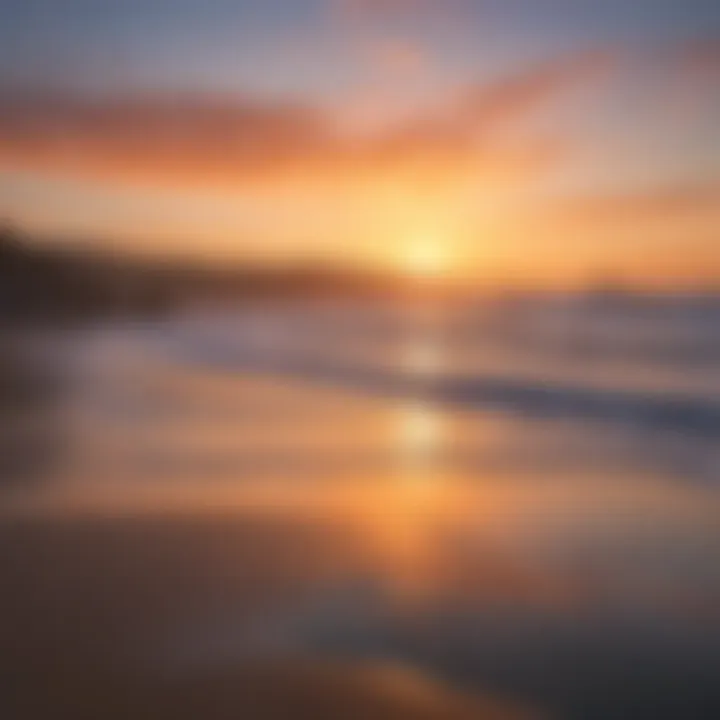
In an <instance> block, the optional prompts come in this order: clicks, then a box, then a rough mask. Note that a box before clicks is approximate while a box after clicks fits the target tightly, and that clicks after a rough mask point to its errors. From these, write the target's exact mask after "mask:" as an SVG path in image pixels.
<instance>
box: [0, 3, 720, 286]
mask: <svg viewBox="0 0 720 720" xmlns="http://www.w3.org/2000/svg"><path fill="white" fill-rule="evenodd" d="M718 128H720V4H718V3H716V2H711V1H710V0H686V1H685V2H679V1H675V2H670V1H669V0H635V1H634V2H631V3H629V2H626V1H621V0H606V1H605V2H602V3H601V2H596V1H593V2H591V1H590V0H574V1H571V0H263V1H262V2H259V1H257V0H255V1H254V2H250V1H249V0H232V1H231V0H203V1H201V0H2V2H0V215H3V216H6V217H9V218H12V219H13V220H14V221H15V222H16V223H18V224H20V225H21V226H22V227H25V228H27V229H28V230H30V231H32V232H34V233H37V234H39V235H43V236H45V237H48V238H53V239H54V241H56V242H74V241H77V240H78V239H80V238H81V239H82V240H83V241H85V242H92V243H95V244H97V245H98V246H99V247H103V248H107V249H112V250H119V251H127V252H142V253H149V254H152V255H159V256H163V255H182V256H184V257H185V256H190V257H196V258H199V259H202V260H203V261H211V262H214V261H222V262H227V261H237V262H246V261H248V260H251V261H253V262H255V261H259V262H271V263H275V262H282V263H288V262H290V263H294V262H299V263H306V262H323V263H338V264H343V265H347V264H353V265H361V266H367V267H370V268H382V269H386V268H390V269H393V270H396V271H398V272H399V273H437V274H442V275H447V276H449V277H455V276H458V277H459V276H463V277H464V276H471V277H473V278H479V279H483V280H487V281H491V282H499V283H503V282H517V281H530V282H543V283H553V284H558V283H560V284H564V283H577V282H581V283H582V282H586V281H588V280H589V279H592V278H595V277H605V276H607V275H611V276H613V277H616V278H618V279H622V280H626V281H628V282H634V283H639V284H657V283H660V284H672V285H678V284H680V285H705V284H707V283H717V282H720V237H718V236H719V235H720V202H719V201H720V130H718Z"/></svg>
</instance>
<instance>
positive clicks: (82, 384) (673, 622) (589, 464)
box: [0, 303, 720, 719]
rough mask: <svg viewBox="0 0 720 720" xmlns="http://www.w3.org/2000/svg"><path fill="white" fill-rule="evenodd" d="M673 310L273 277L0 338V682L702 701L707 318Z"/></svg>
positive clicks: (607, 709) (667, 708) (527, 700)
mask: <svg viewBox="0 0 720 720" xmlns="http://www.w3.org/2000/svg"><path fill="white" fill-rule="evenodd" d="M674 312H675V315H674V316H673V319H669V317H670V316H669V315H668V312H667V309H664V310H658V311H656V312H655V315H653V314H652V313H650V311H649V310H648V309H647V308H643V309H642V312H640V311H638V310H637V309H636V310H635V311H634V312H630V311H629V310H628V308H624V309H623V310H622V312H619V311H617V310H616V311H613V312H608V311H605V310H604V311H603V312H600V313H598V311H597V310H587V309H586V310H583V312H581V313H579V311H578V310H577V308H576V307H575V306H568V307H566V306H560V307H558V306H557V305H554V306H551V307H545V308H543V312H539V311H538V310H537V309H536V308H534V309H533V312H532V313H530V312H528V311H527V309H525V310H523V311H522V312H520V313H518V310H517V308H513V309H510V310H509V309H507V308H504V309H502V310H498V309H494V310H493V311H492V312H489V311H488V310H487V309H483V308H480V309H479V308H474V307H469V306H462V307H458V306H453V307H449V306H437V305H435V306H413V307H407V306H403V307H399V306H386V305H382V304H357V303H355V304H350V303H303V304H294V305H292V306H290V305H287V304H284V305H283V304H278V303H275V304H269V305H257V306H254V307H247V308H245V309H243V310H234V311H232V312H230V311H223V312H222V313H221V312H219V311H216V312H213V313H210V312H208V311H206V310H205V311H196V312H194V313H187V314H185V315H184V316H182V317H175V318H172V319H167V320H164V321H162V322H154V323H150V322H148V323H142V324H119V323H118V324H114V325H111V324H105V325H101V326H97V327H94V328H91V329H84V330H82V331H81V330H74V331H66V332H56V333H53V334H52V336H50V335H47V334H46V335H44V336H40V337H33V338H30V339H25V340H24V341H23V342H22V343H20V345H19V346H18V347H19V348H20V350H17V352H16V349H15V347H14V346H13V350H12V352H10V351H9V350H8V351H7V352H6V354H8V357H9V358H10V359H9V360H8V361H7V362H6V366H7V370H6V372H7V373H8V377H9V376H10V373H11V372H14V373H15V375H16V377H15V382H14V383H12V384H13V386H14V387H16V388H20V387H23V386H25V385H27V387H28V388H29V389H30V391H28V392H26V393H23V392H20V393H16V394H17V395H18V397H16V398H15V399H13V400H12V402H10V401H9V400H6V401H5V406H6V411H5V412H4V414H3V431H2V437H3V446H2V448H3V455H4V457H5V458H6V460H7V462H6V464H5V472H4V474H3V489H2V503H1V508H0V509H1V513H2V514H1V519H0V523H1V527H2V533H3V541H2V543H0V571H2V577H3V578H5V581H6V587H7V588H8V589H9V592H6V593H4V597H3V598H2V600H0V618H1V619H0V622H2V624H3V625H4V626H5V627H4V628H3V631H4V633H5V636H6V637H8V638H9V640H10V641H9V642H8V644H7V647H8V652H7V653H6V662H5V663H4V667H6V668H7V669H8V671H9V672H10V671H11V673H14V674H15V676H16V681H17V682H16V683H15V685H16V687H17V688H18V690H19V693H18V694H17V697H15V695H13V694H11V696H10V698H9V699H6V700H4V701H3V702H7V703H8V712H9V713H11V714H12V713H15V716H17V717H32V716H38V717H40V716H43V717H45V716H47V717H61V716H63V715H62V713H66V714H67V716H68V717H71V716H72V717H79V716H87V717H96V716H97V713H98V710H97V707H98V706H100V707H102V708H103V710H102V714H103V715H105V716H110V715H108V713H110V712H111V708H114V710H112V712H116V713H117V716H118V717H129V716H131V715H133V716H137V715H138V714H140V716H142V712H144V711H145V710H142V709H138V708H144V707H150V706H152V708H153V709H152V710H151V711H147V712H149V716H151V717H163V716H165V714H167V716H168V717H186V716H187V717H193V716H202V717H215V715H213V714H212V713H214V712H216V713H217V716H218V717H236V716H240V717H258V718H264V717H313V718H314V717H355V716H357V717H371V716H372V717H448V718H451V717H498V716H500V717H515V716H518V713H519V712H520V713H521V712H523V711H528V710H529V711H530V713H531V714H539V715H540V716H542V717H558V718H603V719H606V718H625V717H627V718H646V717H647V718H664V717H667V718H694V717H698V718H708V717H713V716H714V715H715V714H716V713H719V712H720V691H719V690H718V687H720V685H719V684H718V682H719V681H720V563H718V559H720V521H719V520H718V519H719V518H720V482H719V481H720V442H719V439H720V370H719V367H720V363H714V362H712V358H713V355H712V353H713V352H716V351H717V349H718V347H719V346H720V344H719V343H718V338H717V334H716V333H718V332H720V330H718V327H719V326H718V324H716V322H715V320H716V319H717V317H719V316H715V315H713V316H712V317H711V316H710V311H708V310H707V309H705V310H703V311H702V312H700V311H699V310H698V309H697V308H692V312H690V311H688V310H687V308H685V309H683V307H682V306H681V305H680V304H678V305H677V307H675V309H674ZM658 314H659V317H661V318H662V320H658ZM8 347H9V346H8ZM18 353H23V356H22V359H21V360H18V357H19V355H18ZM11 356H12V358H11ZM13 368H14V370H13ZM38 378H42V379H43V382H42V383H39V382H38ZM198 684H199V685H198ZM41 685H42V686H43V687H47V688H48V689H47V690H46V691H45V692H44V693H38V692H37V687H39V686H41ZM56 686H57V687H56ZM129 687H131V688H132V690H128V688H129ZM118 688H122V692H119V691H118ZM138 688H142V690H141V691H140V690H138ZM188 688H199V689H197V694H196V696H195V697H196V698H197V697H202V698H205V697H206V698H207V699H206V700H204V701H203V702H204V703H205V705H204V706H202V707H201V708H195V711H196V713H201V715H197V714H195V715H193V713H192V712H191V708H192V703H191V702H190V701H188V700H187V697H186V696H187V695H188V693H190V694H191V695H192V692H191V691H190V690H188ZM119 696H122V697H124V698H126V700H125V702H129V703H131V705H128V706H127V707H125V709H124V710H123V706H122V704H121V705H118V700H117V697H119ZM127 698H131V700H127ZM168 698H169V699H168ZM212 698H215V699H214V700H213V699H212ZM217 698H221V699H220V700H218V699H217ZM198 702H199V701H198ZM132 703H136V704H132ZM143 703H145V705H143ZM153 703H154V704H153ZM303 703H305V704H303ZM363 703H370V704H368V705H363ZM487 703H490V704H489V705H488V704H487ZM496 704H497V706H496ZM118 708H120V709H118ZM129 708H131V709H129ZM233 708H234V710H233ZM360 708H366V709H364V710H361V709H360ZM225 710H227V713H226V714H222V712H224V711H225ZM221 711H222V712H221ZM184 712H185V713H187V714H185V715H184V714H183V713H184ZM83 713H85V715H83ZM233 713H240V714H239V715H237V714H233ZM273 713H275V714H273ZM323 713H325V714H323ZM352 713H356V715H352ZM383 713H385V714H383ZM433 713H434V714H433ZM113 717H114V715H113Z"/></svg>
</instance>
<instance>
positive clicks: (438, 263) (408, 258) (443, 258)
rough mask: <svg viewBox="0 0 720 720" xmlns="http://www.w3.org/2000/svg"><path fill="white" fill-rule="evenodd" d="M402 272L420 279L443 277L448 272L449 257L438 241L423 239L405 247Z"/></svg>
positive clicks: (401, 260)
mask: <svg viewBox="0 0 720 720" xmlns="http://www.w3.org/2000/svg"><path fill="white" fill-rule="evenodd" d="M400 262H401V266H402V270H403V271H404V272H405V273H406V274H407V275H409V276H411V277H415V278H419V279H432V278H437V277H441V276H442V275H444V274H446V273H447V271H448V265H449V257H448V254H447V250H446V249H445V247H443V244H442V243H441V242H439V241H437V240H432V239H421V240H415V241H413V242H410V243H408V244H407V245H405V247H404V248H403V251H402V257H401V258H400Z"/></svg>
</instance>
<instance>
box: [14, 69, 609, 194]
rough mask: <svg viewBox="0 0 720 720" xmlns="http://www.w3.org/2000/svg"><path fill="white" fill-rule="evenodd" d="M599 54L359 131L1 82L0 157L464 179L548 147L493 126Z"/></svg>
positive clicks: (289, 108)
mask: <svg viewBox="0 0 720 720" xmlns="http://www.w3.org/2000/svg"><path fill="white" fill-rule="evenodd" d="M603 62H604V60H603V59H599V58H597V57H594V56H592V57H591V56H582V57H576V56H572V57H566V58H562V59H560V60H557V61H555V62H553V63H550V64H548V65H547V66H544V67H533V68H530V69H529V70H528V71H527V72H525V73H521V74H519V75H517V76H513V77H509V78H503V79H500V80H498V81H497V82H495V83H491V84H485V85H479V86H475V87H470V88H467V89H466V90H465V91H464V92H462V93H460V94H459V95H458V96H457V97H453V98H449V99H446V100H445V101H444V102H442V103H439V104H438V105H437V106H435V107H434V108H432V109H431V110H428V111H425V112H423V113H418V114H416V115H415V116H414V117H411V118H409V119H406V120H404V121H403V122H402V123H400V124H397V125H395V126H393V127H385V128H384V129H382V130H380V131H376V132H373V133H368V134H364V135H358V134H353V133H350V132H347V131H343V129H342V128H341V126H340V124H339V123H338V122H337V120H336V118H335V117H334V116H333V115H331V114H329V113H328V112H324V111H322V110H320V109H319V108H313V107H305V106H301V105H299V104H294V103H289V102H288V103H282V102H270V101H267V100H260V99H257V98H250V97H211V96H202V95H182V96H173V97H168V96H147V95H146V96H125V97H112V98H106V97H105V98H101V97H82V96H78V95H74V96H72V95H67V94H61V93H56V94H31V93H11V92H5V93H2V94H1V95H0V164H2V165H5V166H15V167H28V168H35V169H42V170H48V171H58V172H67V173H73V174H86V175H96V174H102V175H107V176H111V177H118V178H125V179H136V180H153V181H162V182H168V183H173V184H178V183H179V184H189V185H193V184H198V183H220V184H226V185H227V184H228V183H230V184H237V185H243V184H245V185H247V184H253V183H262V182H268V181H271V182H295V181H301V182H303V183H310V182H326V181H330V182H337V181H343V180H351V179H353V178H357V177H358V176H362V175H367V174H370V175H381V176H382V175H383V174H387V175H391V176H397V175H403V174H406V175H408V176H409V177H414V178H416V179H417V178H421V177H422V176H424V175H427V176H428V177H430V176H433V177H436V178H437V177H446V178H451V177H452V176H453V175H459V176H463V177H464V176H466V175H467V173H473V172H487V171H490V170H492V169H493V168H498V169H504V168H507V167H518V166H520V165H523V164H526V163H527V161H528V160H529V159H532V160H533V161H535V160H536V159H537V158H538V155H543V156H546V155H547V153H546V150H547V147H548V146H547V145H546V144H545V143H543V142H542V141H541V138H539V136H535V137H531V138H530V139H525V140H522V141H521V140H517V139H516V140H514V141H510V140H507V141H500V140H499V139H498V137H497V130H498V129H499V128H503V127H506V126H509V125H510V124H512V123H516V122H528V121H531V120H532V118H533V117H534V116H535V114H536V113H537V112H538V111H539V110H540V109H541V108H542V107H544V106H546V105H549V104H551V103H552V102H554V101H557V100H558V99H559V98H561V97H563V96H564V95H565V94H566V93H568V92H569V91H570V90H571V89H572V88H574V87H576V86H577V85H578V84H579V83H582V82H583V81H588V80H589V79H590V78H592V77H593V76H594V75H595V74H596V73H597V71H598V69H599V68H600V67H601V66H602V64H603ZM531 135H532V133H531ZM545 159H546V158H545Z"/></svg>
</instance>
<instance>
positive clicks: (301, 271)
mask: <svg viewBox="0 0 720 720" xmlns="http://www.w3.org/2000/svg"><path fill="white" fill-rule="evenodd" d="M417 290H418V288H416V287H412V286H409V285H407V284H404V283H402V282H398V279H397V278H393V277H388V276H383V275H374V274H370V273H364V272H356V271H353V270H348V269H338V268H325V267H322V266H287V267H267V266H262V267H260V266H238V265H233V266H229V267H218V266H205V265H202V264H193V263H190V262H180V261H170V260H164V261H155V260H146V259H137V258H133V257H129V256H119V255H111V254H108V253H101V252H97V251H90V250H82V251H79V250H77V249H75V250H70V249H67V247H61V246H60V245H49V244H40V243H37V242H33V241H32V240H31V239H30V238H28V237H27V236H26V235H25V234H23V233H22V232H20V231H19V230H18V229H16V228H15V227H14V226H12V225H5V226H4V227H1V228H0V319H2V321H3V323H7V322H8V321H12V320H17V321H20V322H28V321H31V320H39V321H43V320H51V321H78V320H80V321H81V320H92V319H95V318H104V317H108V316H124V317H134V316H153V315H157V314H164V313H168V312H172V311H173V310H175V309H177V308H180V307H182V306H184V305H187V304H194V303H206V302H227V301H237V300H242V299H249V298H265V299H272V298H288V297H314V296H317V297H322V296H335V295H348V294H350V295H365V294H368V295H388V294H392V295H398V294H399V295H403V294H407V293H413V292H416V291H417ZM427 290H428V288H424V289H423V291H424V292H427Z"/></svg>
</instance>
